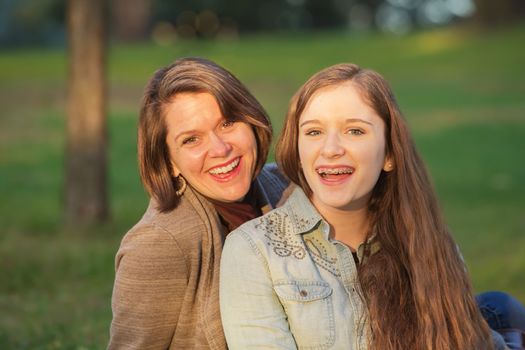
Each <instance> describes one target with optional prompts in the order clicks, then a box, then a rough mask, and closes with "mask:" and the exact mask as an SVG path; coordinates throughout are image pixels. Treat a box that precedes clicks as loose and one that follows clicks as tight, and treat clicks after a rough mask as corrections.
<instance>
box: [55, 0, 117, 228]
mask: <svg viewBox="0 0 525 350" xmlns="http://www.w3.org/2000/svg"><path fill="white" fill-rule="evenodd" d="M67 15H68V32H69V38H68V39H69V96H68V111H67V114H68V116H67V117H68V118H67V144H66V177H65V217H66V220H67V221H68V222H69V223H73V224H77V223H80V224H91V223H97V222H102V221H105V220H106V219H107V218H108V203H107V201H108V198H107V186H106V181H107V175H106V168H107V160H106V158H107V157H106V148H107V126H106V101H105V100H106V82H105V75H106V71H105V65H106V63H105V59H106V57H105V51H106V45H105V37H106V0H69V2H68V13H67Z"/></svg>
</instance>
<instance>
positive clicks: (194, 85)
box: [138, 58, 272, 212]
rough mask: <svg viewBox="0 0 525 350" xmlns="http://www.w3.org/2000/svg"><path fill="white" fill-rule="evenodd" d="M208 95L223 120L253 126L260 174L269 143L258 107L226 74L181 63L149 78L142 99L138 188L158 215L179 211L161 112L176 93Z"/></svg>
mask: <svg viewBox="0 0 525 350" xmlns="http://www.w3.org/2000/svg"><path fill="white" fill-rule="evenodd" d="M200 92H206V93H209V94H211V95H213V96H214V97H215V99H216V100H217V103H218V104H219V108H220V110H221V112H222V115H223V116H224V118H226V119H227V120H236V121H240V122H245V123H248V124H250V125H251V126H252V129H253V132H254V135H255V139H256V141H257V164H256V167H255V172H254V175H253V177H254V178H255V177H256V176H257V175H258V174H259V171H260V170H261V169H262V167H263V165H264V163H265V162H266V157H267V156H268V151H269V149H270V144H271V138H272V127H271V124H270V119H269V118H268V115H267V113H266V111H265V110H264V108H263V107H262V106H261V104H260V103H259V102H258V101H257V100H256V99H255V97H253V95H252V94H251V93H250V92H249V91H248V89H247V88H246V87H245V86H244V85H243V84H242V83H241V82H240V81H239V80H238V79H237V78H236V77H235V76H234V75H233V74H231V73H230V72H229V71H227V70H226V69H224V68H223V67H221V66H219V65H218V64H216V63H214V62H212V61H210V60H207V59H203V58H182V59H179V60H177V61H175V62H173V63H172V64H171V65H169V66H167V67H164V68H161V69H159V70H158V71H156V72H155V74H153V76H152V77H151V79H150V81H149V83H148V84H147V86H146V88H145V91H144V95H143V98H142V104H141V110H140V120H139V127H138V161H139V169H140V176H141V179H142V183H143V185H144V187H145V188H146V190H147V191H148V193H149V194H150V196H151V197H153V198H155V200H156V201H157V204H158V209H159V210H160V211H162V212H168V211H170V210H173V209H174V208H176V207H177V205H178V203H179V196H178V195H177V194H176V192H177V190H178V189H179V187H180V186H181V184H179V181H177V179H176V178H174V177H173V171H172V165H171V161H170V154H169V151H168V145H167V143H166V135H167V126H166V121H165V115H164V114H165V112H164V107H165V106H166V105H167V104H169V103H170V102H172V101H173V98H174V97H175V95H176V94H179V93H200Z"/></svg>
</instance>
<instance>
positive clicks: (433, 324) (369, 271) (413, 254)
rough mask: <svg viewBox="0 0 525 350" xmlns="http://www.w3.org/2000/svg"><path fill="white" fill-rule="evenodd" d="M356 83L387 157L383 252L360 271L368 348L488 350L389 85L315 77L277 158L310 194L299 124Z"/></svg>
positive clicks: (372, 208) (375, 199) (380, 204)
mask: <svg viewBox="0 0 525 350" xmlns="http://www.w3.org/2000/svg"><path fill="white" fill-rule="evenodd" d="M347 82H351V83H352V84H354V86H356V87H357V88H358V90H359V91H360V92H361V94H362V97H363V99H364V100H365V101H367V102H368V103H369V105H370V106H371V107H372V108H373V109H374V110H375V111H376V112H377V114H378V115H379V116H380V117H381V118H382V119H383V121H384V123H385V140H386V150H385V152H386V155H387V156H389V157H390V159H391V160H392V163H393V165H394V168H393V170H392V171H390V172H384V171H383V172H382V173H381V174H380V176H379V180H378V182H377V184H376V185H375V187H374V189H373V191H372V197H371V200H370V203H369V207H368V208H369V217H370V228H369V236H370V237H373V241H375V242H378V243H379V246H380V249H379V251H377V252H375V253H373V254H372V253H371V251H370V249H369V247H366V248H367V249H365V258H364V259H363V263H362V264H361V265H360V266H359V268H358V278H359V282H360V285H361V289H362V290H361V293H362V296H363V298H364V301H365V302H366V304H367V310H368V315H367V316H363V317H368V321H369V325H370V331H371V336H370V338H369V342H370V344H369V345H370V348H371V349H381V350H390V349H432V350H434V349H439V350H450V349H491V348H493V346H492V342H491V337H490V332H489V328H488V326H487V325H486V323H485V321H484V320H483V318H482V317H481V315H480V313H479V311H478V308H477V306H476V303H475V300H474V297H473V293H472V287H471V285H470V282H469V278H468V275H467V272H466V268H465V265H464V263H463V261H462V258H461V256H460V254H459V252H458V249H457V246H456V244H455V243H454V240H453V238H452V236H451V235H450V233H449V231H448V229H447V227H446V225H445V223H444V220H443V218H442V214H441V211H440V208H439V206H438V203H437V199H436V195H435V193H434V190H433V186H432V183H431V181H430V178H429V175H428V173H427V171H426V168H425V165H424V164H423V161H422V159H421V157H420V156H419V155H418V152H417V151H416V148H415V145H414V142H413V140H412V139H411V137H410V133H409V130H408V127H407V125H406V123H405V120H404V118H403V116H402V114H401V112H400V110H399V107H398V105H397V103H396V100H395V97H394V95H393V93H392V90H391V88H390V86H389V84H388V83H387V82H386V81H385V79H384V78H383V77H382V76H381V75H379V74H378V73H376V72H374V71H371V70H365V69H362V68H360V67H359V66H357V65H354V64H339V65H335V66H332V67H329V68H326V69H324V70H322V71H320V72H318V73H317V74H315V75H314V76H312V77H311V78H310V79H309V80H308V81H307V82H306V83H305V84H304V85H303V86H302V87H301V88H300V89H299V91H298V92H297V93H296V94H295V96H294V97H293V98H292V101H291V103H290V107H289V110H288V114H287V119H286V122H285V125H284V129H283V131H282V133H281V136H280V138H279V140H278V142H277V146H276V158H277V162H278V164H279V166H280V168H281V169H282V170H283V171H284V173H285V174H286V175H287V176H288V177H289V178H290V180H291V181H293V182H295V183H296V184H298V185H299V186H301V187H302V188H303V189H304V191H305V192H306V193H307V194H308V195H311V189H310V187H309V186H308V184H307V183H306V180H305V178H304V175H303V172H302V170H301V165H300V161H299V152H298V148H297V145H298V130H299V128H298V123H299V119H300V117H301V114H302V113H303V111H304V109H305V107H306V105H307V103H308V101H310V99H311V98H312V96H313V95H314V94H315V93H316V92H318V91H319V90H320V89H322V88H325V87H329V86H335V85H340V84H343V83H347Z"/></svg>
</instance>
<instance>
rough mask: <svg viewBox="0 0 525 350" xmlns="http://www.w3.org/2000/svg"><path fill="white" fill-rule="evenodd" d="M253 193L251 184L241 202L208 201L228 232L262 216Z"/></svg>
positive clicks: (254, 190) (253, 187)
mask: <svg viewBox="0 0 525 350" xmlns="http://www.w3.org/2000/svg"><path fill="white" fill-rule="evenodd" d="M255 192H256V189H255V186H254V184H252V187H250V190H249V191H248V193H247V194H246V196H245V197H244V199H243V200H242V201H241V202H233V203H225V202H219V201H216V200H211V199H210V202H211V203H212V204H213V206H214V207H215V210H217V213H219V217H220V218H221V222H222V224H223V225H224V226H225V227H226V228H227V229H228V232H230V231H233V230H235V229H236V228H237V227H239V226H241V225H242V224H244V223H245V222H246V221H248V220H251V219H255V218H256V217H259V216H261V215H262V212H261V209H260V208H259V206H258V205H257V198H256V195H255Z"/></svg>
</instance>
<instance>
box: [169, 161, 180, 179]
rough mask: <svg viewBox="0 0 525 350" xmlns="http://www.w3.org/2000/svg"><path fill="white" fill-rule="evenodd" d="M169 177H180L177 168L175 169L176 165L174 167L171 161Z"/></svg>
mask: <svg viewBox="0 0 525 350" xmlns="http://www.w3.org/2000/svg"><path fill="white" fill-rule="evenodd" d="M171 175H173V177H177V176H179V175H180V170H179V168H177V165H175V162H174V161H173V160H171Z"/></svg>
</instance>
